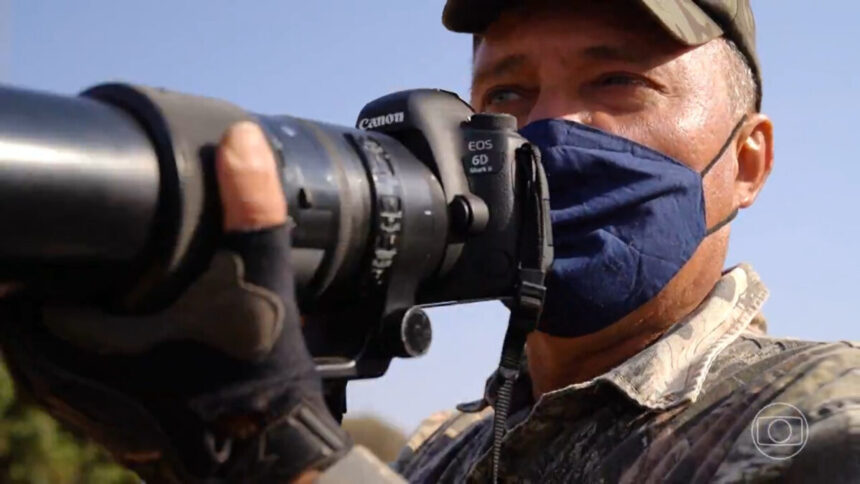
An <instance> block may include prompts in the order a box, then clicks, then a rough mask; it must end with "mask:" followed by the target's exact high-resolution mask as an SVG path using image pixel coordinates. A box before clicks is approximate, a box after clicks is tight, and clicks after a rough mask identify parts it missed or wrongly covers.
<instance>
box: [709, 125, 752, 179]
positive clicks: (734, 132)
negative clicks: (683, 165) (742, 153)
mask: <svg viewBox="0 0 860 484" xmlns="http://www.w3.org/2000/svg"><path fill="white" fill-rule="evenodd" d="M746 120H747V115H746V114H744V115H743V117H741V119H740V121H738V124H736V125H735V127H734V128H733V129H732V132H731V134H729V137H728V138H727V139H726V142H725V143H724V144H723V147H722V148H720V151H719V152H718V153H717V156H715V157H714V159H713V160H711V162H710V163H708V166H706V167H705V169H704V170H702V171H700V172H699V174H700V175H702V178H705V175H707V174H708V172H709V171H711V168H713V167H714V165H716V164H717V162H718V161H720V158H722V157H723V155H724V154H726V150H728V149H729V146H731V145H732V141H733V140H734V139H735V135H737V134H738V131H740V130H741V126H743V125H744V121H746Z"/></svg>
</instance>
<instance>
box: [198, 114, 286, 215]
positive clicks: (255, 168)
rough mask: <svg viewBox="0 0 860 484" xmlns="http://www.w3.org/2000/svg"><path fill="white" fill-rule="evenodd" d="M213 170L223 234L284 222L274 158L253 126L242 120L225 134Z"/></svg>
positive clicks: (281, 195) (263, 137)
mask: <svg viewBox="0 0 860 484" xmlns="http://www.w3.org/2000/svg"><path fill="white" fill-rule="evenodd" d="M215 171H216V173H217V178H218V190H219V192H220V195H221V205H222V208H223V213H224V219H223V224H224V230H225V231H226V232H231V231H248V230H259V229H263V228H267V227H273V226H276V225H280V224H282V223H284V222H286V220H287V203H286V200H285V199H284V192H283V189H282V188H281V182H280V179H279V174H278V169H277V164H276V163H275V155H274V153H272V150H271V148H270V147H269V144H268V142H267V141H266V138H265V135H264V134H263V130H262V129H260V127H259V126H257V125H256V124H255V123H252V122H250V121H242V122H239V123H236V124H234V125H233V126H231V127H230V128H229V129H228V130H227V131H226V132H225V133H224V136H223V137H222V138H221V142H220V143H219V145H218V151H217V154H216V157H215Z"/></svg>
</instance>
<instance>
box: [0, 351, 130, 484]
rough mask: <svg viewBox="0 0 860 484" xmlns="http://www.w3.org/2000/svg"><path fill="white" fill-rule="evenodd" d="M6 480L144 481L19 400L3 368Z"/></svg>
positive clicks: (0, 431)
mask: <svg viewBox="0 0 860 484" xmlns="http://www.w3.org/2000/svg"><path fill="white" fill-rule="evenodd" d="M0 482H3V483H33V484H43V483H44V484H66V483H98V484H101V483H121V484H125V483H139V482H141V481H140V479H139V478H138V477H137V476H136V475H135V474H134V473H132V472H131V471H128V470H126V469H124V468H123V467H121V466H119V465H117V464H115V463H114V462H113V461H112V460H111V458H110V455H109V454H108V453H107V452H105V451H104V450H103V449H102V448H101V447H99V446H97V445H96V444H93V443H92V442H88V441H87V440H85V439H82V438H80V437H78V436H76V435H74V434H72V433H71V432H69V431H68V430H66V429H65V428H63V427H61V426H60V425H59V424H58V423H57V422H56V421H54V419H52V418H51V417H50V416H49V415H48V414H46V413H45V412H43V411H42V410H40V409H38V408H37V407H33V406H31V405H26V404H23V403H22V402H20V401H19V400H17V399H16V398H15V391H14V388H13V385H12V379H11V378H10V377H9V373H8V372H7V371H6V367H5V366H3V365H2V364H0Z"/></svg>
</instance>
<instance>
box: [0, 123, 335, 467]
mask: <svg viewBox="0 0 860 484" xmlns="http://www.w3.org/2000/svg"><path fill="white" fill-rule="evenodd" d="M217 174H218V182H219V189H220V193H221V199H222V206H223V211H224V229H225V235H224V237H223V241H222V242H223V243H222V247H223V250H222V251H219V252H218V253H217V254H216V256H215V258H214V259H213V261H212V263H211V265H210V267H209V269H208V270H207V271H206V272H205V273H204V274H203V275H202V276H201V277H200V278H199V279H198V280H197V281H195V283H194V284H193V285H192V286H191V287H190V288H189V289H188V290H187V291H186V292H185V293H184V294H183V295H182V296H181V298H180V299H179V300H178V301H176V302H175V303H174V304H173V305H172V306H171V307H170V308H168V309H166V310H165V311H162V312H160V313H158V314H154V315H148V316H145V317H118V316H112V315H108V314H105V313H102V312H100V311H97V310H94V309H87V308H81V307H44V306H41V307H40V306H38V305H34V304H31V303H28V302H27V300H26V298H25V297H24V296H17V297H14V298H13V299H14V301H7V302H5V303H4V304H3V311H4V314H0V345H2V350H3V354H4V357H5V358H6V361H7V363H8V365H9V367H10V370H11V372H12V374H13V377H14V378H15V381H16V384H17V388H18V390H19V393H21V394H23V395H26V396H29V397H31V398H33V399H34V400H35V401H36V402H38V403H40V404H42V405H44V406H45V407H47V409H48V410H49V411H50V412H51V413H52V414H53V415H54V416H55V417H57V418H58V419H60V420H61V421H63V422H65V423H66V424H68V425H70V426H72V427H74V428H76V429H78V430H79V431H81V432H83V433H84V434H86V435H88V436H91V437H92V438H94V439H96V440H97V441H99V442H101V443H102V444H104V445H105V446H106V447H107V448H108V449H109V450H111V451H112V453H113V454H114V455H115V456H116V457H117V458H118V460H120V461H121V462H122V463H124V464H126V465H128V466H130V467H131V468H132V469H134V470H136V471H138V472H139V473H140V474H141V476H142V477H144V478H145V479H148V480H151V481H152V482H165V481H175V482H195V481H201V480H207V482H211V481H209V479H212V480H216V481H217V480H224V481H230V482H232V481H241V482H257V481H259V482H289V481H291V480H293V479H295V478H296V477H297V476H299V475H300V474H302V473H303V472H304V471H308V470H312V469H323V468H325V467H326V466H328V465H330V464H331V463H333V462H334V461H335V460H337V459H338V458H339V457H340V456H342V455H343V454H345V453H346V452H347V451H348V450H349V448H350V446H351V444H350V442H349V439H348V437H347V436H346V434H345V433H344V432H343V431H342V430H341V429H340V427H339V426H338V425H337V423H336V422H335V421H334V419H333V418H332V416H331V415H330V414H329V413H328V410H327V408H326V406H325V403H324V401H323V397H322V391H321V381H320V378H319V376H318V375H317V374H316V371H315V369H314V366H313V361H312V359H311V357H310V355H309V353H308V351H307V348H306V347H305V343H304V339H303V337H302V332H301V322H300V317H299V314H298V312H297V308H296V304H295V301H294V287H293V276H292V271H291V268H290V265H289V250H290V229H289V225H288V219H287V210H286V203H285V201H284V196H283V192H282V189H281V186H280V182H279V177H278V176H277V168H276V163H275V160H274V156H273V154H272V152H271V150H270V149H269V147H268V144H267V142H266V140H265V139H264V137H263V135H262V132H261V130H260V129H259V128H258V127H257V126H256V125H254V124H252V123H247V122H246V123H240V124H238V125H236V126H234V127H233V128H231V129H230V130H228V132H227V133H226V134H225V136H224V139H223V140H222V142H221V145H220V147H219V150H218V155H217ZM305 475H307V474H305Z"/></svg>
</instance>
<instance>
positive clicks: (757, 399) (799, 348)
mask: <svg viewBox="0 0 860 484" xmlns="http://www.w3.org/2000/svg"><path fill="white" fill-rule="evenodd" d="M766 298H767V289H766V288H765V287H764V285H763V284H762V282H761V281H760V280H759V278H758V275H757V274H756V273H755V272H754V271H753V270H752V269H751V268H750V267H748V266H746V265H740V266H738V267H736V268H734V269H732V270H730V271H728V272H726V274H725V275H724V276H723V277H722V278H721V279H720V281H719V282H718V283H717V285H716V286H715V287H714V289H713V290H712V292H711V294H710V295H709V297H708V298H706V300H705V301H704V302H703V303H702V304H701V305H700V306H699V307H698V308H697V309H696V310H695V311H694V312H693V313H691V314H690V315H689V316H688V317H686V318H685V319H684V320H683V321H680V322H679V323H678V324H676V325H675V326H673V327H672V329H671V330H670V331H669V332H668V333H667V334H665V335H664V336H663V337H662V338H660V339H659V340H658V341H657V342H655V343H654V344H653V345H651V346H649V347H648V348H646V349H645V350H643V351H642V352H640V353H638V354H637V355H635V356H634V357H632V358H631V359H629V360H627V361H626V362H625V363H623V364H622V365H620V366H618V367H616V368H614V369H612V370H611V371H609V372H607V373H605V374H603V375H600V376H598V377H596V378H594V379H592V380H590V381H587V382H584V383H579V384H575V385H571V386H568V387H566V388H562V389H560V390H556V391H553V392H551V393H547V394H544V395H542V396H541V397H540V399H538V401H537V402H535V401H533V399H532V398H531V384H530V381H529V380H528V375H527V374H523V375H522V377H521V379H520V381H518V382H517V386H516V389H515V392H514V399H513V401H514V404H513V406H512V415H511V418H510V420H509V427H508V428H509V430H508V432H507V435H506V436H505V438H504V440H503V443H502V450H501V460H500V471H499V482H540V483H544V482H637V483H638V482H657V481H659V482H667V481H668V482H773V481H780V482H782V481H785V482H794V481H796V482H860V346H858V345H857V344H853V343H848V342H843V343H835V344H827V343H812V342H805V341H798V340H790V339H777V338H771V337H768V336H767V335H766V334H765V323H764V319H763V318H762V316H761V314H760V309H761V306H762V304H763V303H764V301H765V299H766ZM812 324H814V322H813V323H812ZM497 386H498V385H497V384H496V382H495V380H494V378H491V379H490V380H489V382H488V385H487V391H486V392H485V396H484V398H483V399H481V400H479V401H477V402H473V403H469V404H464V405H461V406H459V407H458V410H457V411H451V412H443V413H440V414H437V415H434V416H432V417H431V418H429V419H427V420H426V421H425V422H424V423H423V424H422V425H421V427H420V428H419V429H418V431H417V432H416V433H415V434H414V435H413V437H412V438H411V439H410V441H409V443H408V444H407V447H406V448H405V449H404V450H403V451H402V453H401V455H400V457H399V458H398V459H397V461H396V462H395V463H394V464H393V466H392V467H393V469H394V470H395V471H397V472H398V473H399V474H400V475H402V476H403V477H405V478H406V479H408V480H409V481H410V482H422V483H424V482H491V481H492V458H491V446H492V435H493V432H492V404H493V402H494V399H495V390H494V389H495V388H497ZM335 467H336V468H341V470H345V469H344V468H349V467H352V469H356V468H357V467H360V466H355V465H349V466H340V465H336V466H335ZM352 472H353V473H352V474H349V471H348V472H347V474H343V475H347V476H349V475H351V476H352V477H353V479H352V482H357V481H355V480H354V478H355V477H356V474H355V472H354V470H353V471H352ZM388 475H389V477H391V474H390V473H389V474H388ZM385 480H388V479H385ZM377 481H378V478H377V480H375V481H374V482H377ZM329 482H334V481H329Z"/></svg>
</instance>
